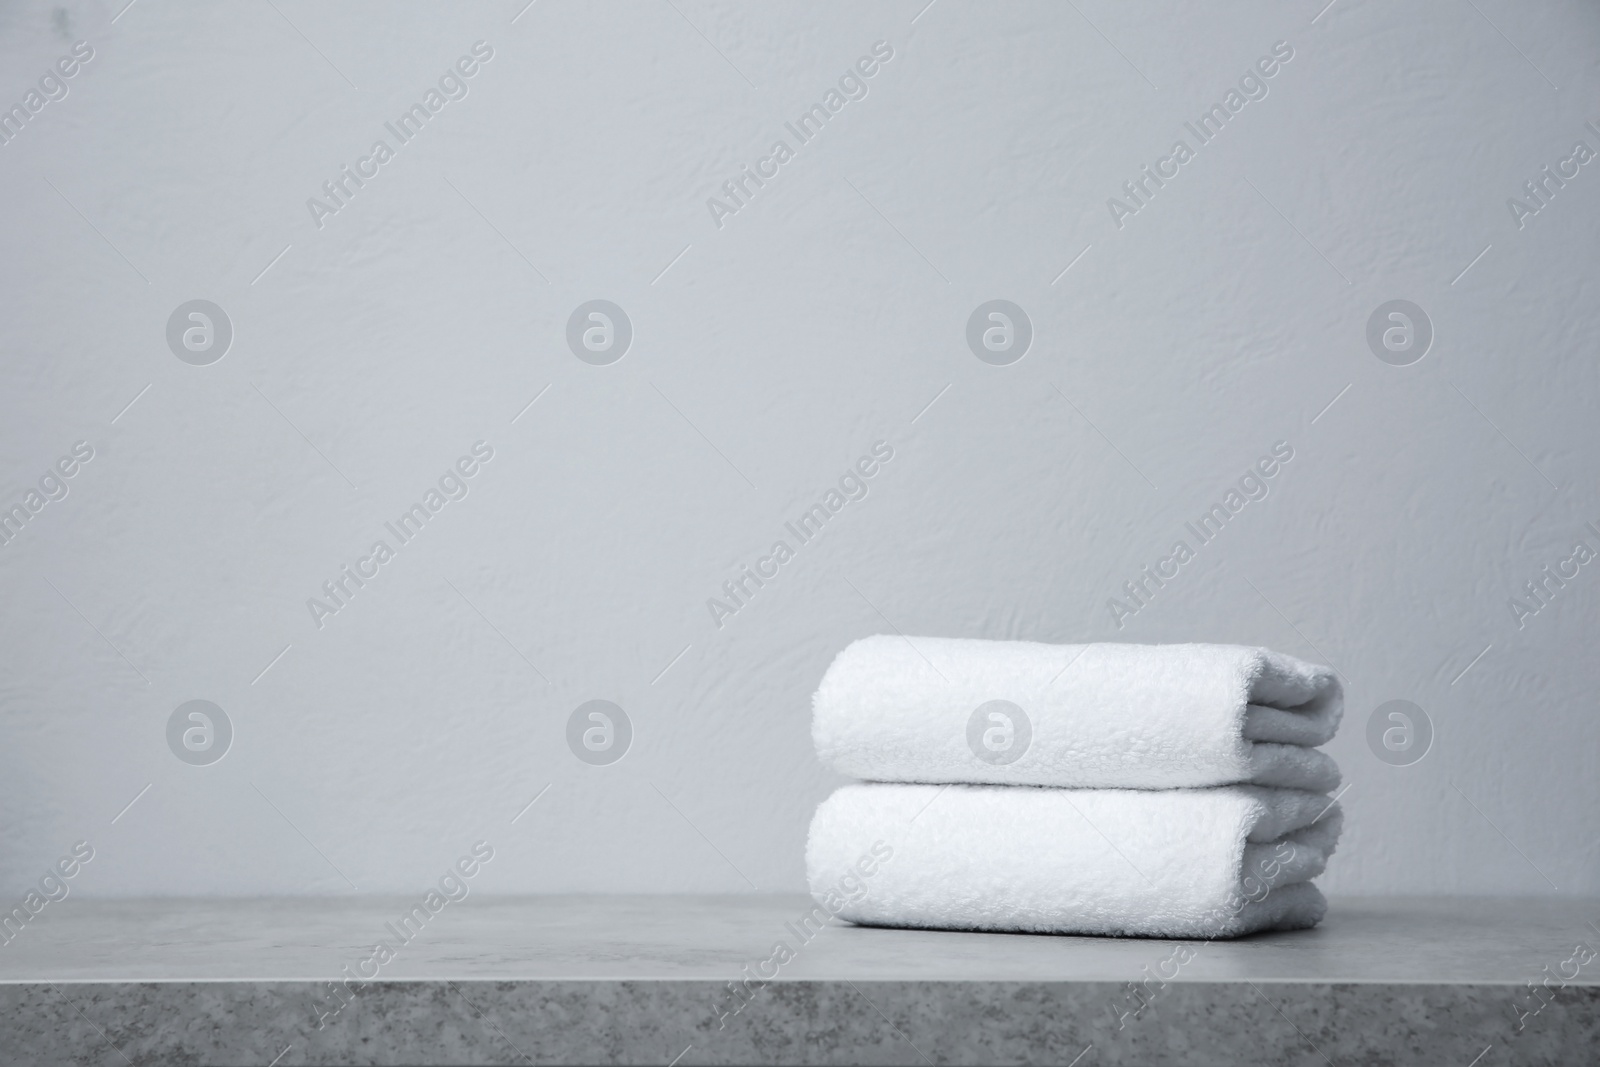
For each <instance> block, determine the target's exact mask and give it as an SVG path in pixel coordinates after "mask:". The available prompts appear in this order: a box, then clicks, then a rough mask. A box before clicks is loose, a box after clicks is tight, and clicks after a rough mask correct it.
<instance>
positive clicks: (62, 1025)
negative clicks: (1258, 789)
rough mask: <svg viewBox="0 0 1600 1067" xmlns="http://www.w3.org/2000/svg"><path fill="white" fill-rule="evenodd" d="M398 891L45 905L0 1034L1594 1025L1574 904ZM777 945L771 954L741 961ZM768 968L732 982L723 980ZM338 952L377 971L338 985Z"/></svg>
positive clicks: (338, 1036)
mask: <svg viewBox="0 0 1600 1067" xmlns="http://www.w3.org/2000/svg"><path fill="white" fill-rule="evenodd" d="M405 907H406V903H405V902H402V901H397V900H382V899H341V900H281V899H280V900H269V901H251V900H236V901H215V900H212V901H124V902H101V901H92V900H79V899H76V898H73V899H69V900H68V901H63V902H60V903H59V904H56V905H52V906H51V907H50V908H49V909H47V910H46V911H45V912H44V913H43V914H41V915H40V917H39V918H38V919H37V920H35V921H34V922H32V923H30V924H28V925H26V926H25V927H23V929H21V930H20V931H19V932H18V933H16V935H15V936H14V937H13V938H12V940H11V941H10V942H9V943H7V944H5V945H4V946H3V947H0V1059H3V1061H4V1062H5V1063H7V1064H10V1063H28V1064H34V1063H39V1064H53V1063H92V1064H118V1065H126V1064H130V1063H132V1064H140V1065H143V1064H163V1065H165V1064H258V1065H259V1064H269V1063H273V1062H274V1058H275V1057H276V1061H275V1062H276V1064H277V1065H280V1067H289V1065H291V1064H302V1063H304V1064H313V1063H314V1064H343V1063H350V1064H356V1063H360V1064H500V1063H538V1064H545V1063H561V1064H568V1063H630V1064H632V1063H638V1064H650V1063H654V1064H663V1065H664V1064H668V1063H670V1062H673V1061H674V1059H675V1058H676V1062H677V1063H678V1064H679V1065H680V1067H688V1065H691V1064H697V1063H783V1064H803V1063H827V1064H850V1063H884V1064H896V1063H910V1064H924V1063H930V1064H944V1063H951V1064H958V1063H974V1064H979V1063H984V1064H986V1063H1055V1064H1072V1063H1076V1064H1077V1067H1092V1065H1094V1064H1302V1063H1303V1064H1324V1063H1337V1064H1343V1063H1360V1064H1434V1063H1437V1064H1453V1065H1457V1067H1468V1065H1469V1064H1476V1065H1478V1067H1495V1065H1499V1064H1507V1063H1528V1064H1572V1063H1583V1062H1589V1060H1590V1059H1592V1056H1593V1051H1592V1050H1593V1049H1595V1048H1600V981H1597V979H1596V975H1600V957H1597V956H1596V955H1595V952H1594V949H1597V948H1600V931H1597V930H1596V927H1595V926H1594V925H1593V924H1594V923H1596V922H1600V902H1595V901H1557V900H1481V899H1480V900H1416V899H1396V900H1376V899H1364V900H1363V899H1356V900H1350V899H1346V900H1335V901H1334V906H1333V908H1332V909H1331V910H1330V913H1329V919H1328V921H1327V922H1326V923H1325V924H1324V925H1323V926H1322V927H1320V928H1319V929H1317V930H1315V931H1309V932H1304V933H1296V934H1274V935H1266V936H1262V937H1256V938H1250V939H1245V940H1241V941H1235V942H1226V943H1214V944H1203V943H1199V942H1186V943H1177V942H1160V941H1143V940H1104V939H1090V938H1066V937H1062V938H1053V937H1027V936H1008V935H983V934H941V933H931V932H914V931H894V930H867V929H858V928H855V927H848V926H831V927H828V928H825V929H824V930H822V931H821V932H820V933H818V934H816V935H815V936H813V937H811V938H810V939H808V940H807V939H802V938H801V937H800V936H798V933H799V931H798V927H797V926H796V923H797V921H798V918H799V916H800V915H801V914H802V913H803V912H804V911H805V908H806V902H805V900H804V898H801V897H784V896H760V897H757V896H744V897H728V898H705V897H695V898H681V897H659V898H640V897H612V898H584V899H574V898H540V899H523V900H491V899H487V898H479V897H471V898H469V899H468V900H465V901H461V902H459V903H457V904H453V905H451V906H450V907H447V908H445V909H444V910H443V911H441V912H440V913H439V914H437V915H434V916H432V917H431V918H430V919H429V920H427V922H426V923H425V924H422V929H421V930H420V931H419V932H416V933H413V934H411V936H410V937H409V939H408V940H402V939H401V938H400V937H399V936H398V934H399V933H402V932H406V933H409V931H402V930H401V929H400V927H399V925H398V923H399V919H400V917H401V915H402V914H403V913H404V911H405ZM379 942H383V943H385V944H386V946H387V947H388V948H389V949H391V950H393V956H392V958H391V959H389V960H388V961H387V962H382V958H381V954H379V955H375V954H374V951H373V950H374V947H375V946H376V945H377V944H378V943H379ZM780 942H781V943H783V944H784V945H786V946H787V947H788V948H789V949H790V950H791V952H792V958H790V959H788V960H787V962H782V963H781V964H772V963H765V962H764V961H769V960H773V959H774V958H775V957H777V958H780V959H781V957H782V956H783V955H784V954H783V953H777V952H775V948H776V945H777V944H778V943H780ZM775 966H776V967H777V970H778V974H777V977H776V979H775V980H773V981H772V982H770V983H769V984H767V985H765V987H764V988H762V987H758V986H752V987H751V988H752V989H754V991H755V992H754V996H753V999H748V1000H747V999H744V997H743V996H742V995H738V994H736V993H735V992H734V990H733V989H732V988H731V987H730V985H729V983H731V982H732V983H737V982H739V981H740V980H741V978H742V977H743V976H744V975H745V974H750V975H755V974H756V973H757V971H758V970H764V971H765V973H769V974H770V973H772V970H773V968H774V967H775ZM346 967H349V968H350V971H349V972H348V973H350V974H363V973H364V974H372V973H373V972H374V970H376V972H377V974H376V977H375V979H374V980H372V981H368V982H364V983H361V982H344V983H340V984H338V985H337V987H336V986H335V984H334V983H333V981H331V980H336V979H338V978H339V977H340V975H341V972H342V971H343V970H344V968H346ZM747 968H748V970H747ZM1529 983H1534V985H1535V986H1538V990H1537V991H1535V990H1534V989H1532V988H1530V986H1529ZM341 1005H343V1006H341ZM1536 1009H1537V1010H1536Z"/></svg>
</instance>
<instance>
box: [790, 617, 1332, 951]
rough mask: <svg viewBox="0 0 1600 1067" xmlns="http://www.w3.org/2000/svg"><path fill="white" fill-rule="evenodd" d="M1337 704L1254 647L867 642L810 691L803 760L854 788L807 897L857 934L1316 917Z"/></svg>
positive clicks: (1105, 928)
mask: <svg viewBox="0 0 1600 1067" xmlns="http://www.w3.org/2000/svg"><path fill="white" fill-rule="evenodd" d="M1343 703H1344V701H1343V690H1342V688H1341V686H1340V684H1339V680H1338V678H1337V676H1336V675H1335V674H1334V673H1333V671H1331V670H1329V669H1328V668H1326V667H1319V666H1315V665H1313V664H1309V663H1305V662H1302V661H1301V660H1298V659H1295V658H1293V657H1291V656H1285V655H1280V654H1279V653H1276V652H1271V651H1268V650H1267V649H1263V648H1245V647H1240V646H1235V645H1199V644H1192V645H1122V644H1091V645H1046V644H1037V643H1033V642H1021V641H975V640H962V639H949V638H905V637H899V636H895V637H889V636H878V637H868V638H865V639H863V640H860V641H857V642H855V643H854V644H852V645H850V647H848V648H846V649H845V650H844V651H843V652H841V653H840V654H839V656H838V657H837V658H836V659H835V660H834V661H833V664H832V665H831V666H830V667H829V668H828V671H827V674H826V675H825V676H824V677H823V679H822V685H821V686H820V688H818V690H817V693H816V696H815V698H814V700H813V711H814V715H813V719H812V738H813V740H814V741H815V743H816V748H817V754H818V755H819V756H820V757H821V758H822V761H823V762H824V763H825V764H827V765H828V766H830V767H832V768H833V769H834V770H836V771H838V772H840V773H841V774H846V775H849V776H851V777H854V778H859V779H864V781H861V782H857V783H854V784H851V785H846V786H844V787H843V788H841V789H839V790H838V791H837V792H835V793H834V794H833V795H832V796H831V797H829V798H828V799H827V800H825V801H823V803H822V805H821V806H820V807H819V808H818V809H817V813H816V816H815V817H814V818H813V819H812V822H811V832H810V837H809V840H808V842H807V846H806V874H807V878H808V880H809V882H810V887H811V891H812V894H813V895H814V896H816V897H817V898H818V899H819V900H822V899H823V898H824V897H825V896H826V897H828V898H829V900H828V907H829V910H830V911H831V912H833V913H834V914H836V915H838V916H839V917H840V918H844V919H848V920H850V921H851V922H855V923H861V924H865V925H873V926H902V927H921V928H928V929H952V930H1010V931H1026V932H1033V933H1062V934H1117V935H1135V936H1145V937H1183V938H1213V937H1234V936H1238V935H1240V934H1247V933H1252V932H1254V931H1258V930H1292V929H1301V928H1304V927H1310V926H1315V925H1316V924H1317V923H1318V922H1319V921H1320V920H1321V919H1322V916H1323V913H1324V912H1325V911H1326V909H1327V904H1326V901H1325V900H1324V899H1323V896H1322V894H1321V892H1320V891H1319V890H1318V889H1317V888H1316V887H1315V886H1313V885H1312V884H1311V879H1312V878H1315V877H1316V876H1317V875H1318V874H1320V873H1322V870H1323V868H1324V866H1325V865H1326V864H1327V861H1328V857H1329V855H1330V854H1332V852H1333V850H1334V846H1335V844H1336V843H1337V842H1338V839H1339V830H1340V826H1341V824H1342V813H1341V811H1340V809H1339V805H1338V803H1337V801H1335V800H1333V799H1331V798H1330V797H1329V796H1327V795H1326V794H1328V793H1330V792H1331V791H1333V790H1334V789H1335V788H1336V787H1337V786H1338V784H1339V768H1338V766H1337V765H1336V764H1335V763H1334V762H1333V760H1332V759H1331V758H1330V757H1329V756H1328V755H1327V754H1326V753H1323V752H1319V751H1317V749H1316V747H1315V746H1317V745H1321V744H1324V743H1325V742H1327V741H1329V740H1330V739H1332V737H1333V735H1334V731H1335V730H1336V729H1338V726H1339V718H1340V715H1341V714H1342V711H1343ZM841 886H844V887H847V888H848V889H850V890H852V891H850V892H841V891H840V888H839V887H841Z"/></svg>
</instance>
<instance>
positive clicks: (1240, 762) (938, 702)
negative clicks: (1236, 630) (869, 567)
mask: <svg viewBox="0 0 1600 1067" xmlns="http://www.w3.org/2000/svg"><path fill="white" fill-rule="evenodd" d="M993 700H1004V701H1009V702H1010V703H1012V704H1015V705H1016V706H1017V707H1020V708H1021V709H1022V710H1023V713H1024V715H1026V716H1027V720H1028V726H1029V727H1030V728H1031V734H1032V736H1031V738H1029V739H1028V740H1027V743H1026V747H1025V748H1024V749H1023V750H1022V755H1021V756H1020V757H1019V758H1017V759H1015V761H1014V762H1009V763H1007V762H987V761H985V760H982V759H979V758H978V757H977V756H975V755H974V750H973V749H972V748H971V747H970V746H969V742H968V724H969V720H971V719H972V717H973V713H974V712H975V711H976V710H977V709H978V708H979V707H980V706H981V705H983V704H985V703H988V702H989V701H993ZM1343 710H1344V690H1343V687H1342V686H1341V685H1340V683H1339V679H1338V676H1337V675H1335V674H1334V672H1333V671H1332V670H1330V669H1329V668H1327V667H1319V666H1316V665H1314V664H1310V663H1305V662H1303V661H1301V660H1298V659H1295V658H1294V657H1292V656H1285V655H1282V654H1280V653H1277V652H1272V651H1269V650H1268V649H1264V648H1248V647H1244V646H1240V645H1198V644H1193V645H1125V644H1091V645H1047V644H1041V643H1038V642H1032V641H980V640H972V639H967V638H942V637H911V638H907V637H898V636H896V637H890V636H885V635H879V636H874V637H865V638H862V639H861V640H859V641H855V642H853V643H851V644H850V646H849V647H848V648H846V649H845V650H844V651H843V652H840V653H839V655H838V656H837V657H835V658H834V661H833V663H832V664H831V665H830V666H829V667H828V670H827V673H826V674H824V675H823V678H822V684H821V686H820V687H819V688H818V689H817V692H816V695H815V696H814V697H813V698H812V713H813V714H812V720H811V737H812V740H813V741H814V742H815V744H816V748H817V755H818V756H820V757H821V759H822V761H823V763H825V764H827V765H828V766H830V767H832V768H833V769H834V770H836V771H838V772H839V773H841V774H845V775H848V776H850V777H852V778H863V779H868V780H871V781H882V782H984V783H994V784H1008V785H1048V786H1063V787H1069V788H1080V789H1081V788H1117V789H1175V788H1183V787H1189V786H1211V785H1228V784H1232V783H1238V782H1250V783H1254V784H1257V785H1272V786H1284V787H1287V788H1295V789H1309V790H1313V791H1316V792H1325V791H1330V790H1333V789H1335V788H1337V787H1338V784H1339V767H1338V765H1337V764H1336V763H1334V761H1333V759H1332V758H1331V757H1330V756H1328V755H1327V754H1326V753H1324V752H1319V751H1317V750H1316V749H1315V748H1313V747H1311V746H1314V745H1320V744H1323V743H1325V742H1327V741H1328V740H1330V739H1331V738H1332V737H1333V735H1334V731H1335V730H1337V729H1338V727H1339V719H1340V716H1341V715H1342V714H1343Z"/></svg>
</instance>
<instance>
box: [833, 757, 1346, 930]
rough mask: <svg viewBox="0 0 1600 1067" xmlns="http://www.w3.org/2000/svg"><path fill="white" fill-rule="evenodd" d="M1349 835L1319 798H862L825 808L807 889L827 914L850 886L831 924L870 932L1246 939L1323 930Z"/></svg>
mask: <svg viewBox="0 0 1600 1067" xmlns="http://www.w3.org/2000/svg"><path fill="white" fill-rule="evenodd" d="M1342 823H1343V813H1342V811H1341V809H1340V807H1339V805H1338V802H1337V801H1334V800H1330V799H1329V798H1328V797H1326V796H1322V795H1319V794H1316V793H1309V792H1305V791H1303V790H1297V789H1268V788H1262V787H1260V786H1250V785H1238V786H1225V787H1222V788H1218V789H1181V790H1160V791H1146V790H1130V789H1086V790H1078V789H1041V788H1007V787H1003V786H962V785H949V786H935V785H903V784H895V783H860V784H855V785H847V786H844V787H842V788H841V789H839V790H838V791H837V792H835V793H834V794H833V795H832V796H831V797H829V798H828V799H827V800H825V801H823V802H822V805H821V806H820V807H818V808H817V813H816V815H815V816H814V817H813V818H812V820H811V832H810V835H809V837H808V839H807V842H806V878H807V880H808V882H809V885H810V888H811V893H812V895H813V896H814V897H816V898H817V899H818V900H819V901H820V900H822V899H823V898H824V895H825V894H827V893H828V892H829V890H830V889H833V891H834V892H835V893H837V892H838V890H837V888H836V887H838V886H840V885H841V884H842V885H847V886H857V887H858V888H859V891H858V892H857V893H856V894H855V895H854V897H853V899H851V898H847V899H846V900H845V903H844V906H843V907H842V908H838V907H833V906H830V908H829V910H830V911H833V912H834V914H836V915H838V916H839V917H840V918H843V919H848V920H849V921H851V922H853V923H859V924H862V925H868V926H899V927H913V928H918V929H939V930H993V931H1012V932H1026V933H1050V934H1110V935H1125V936H1140V937H1183V938H1213V937H1237V936H1239V935H1241V934H1248V933H1254V932H1257V931H1261V930H1299V929H1304V928H1306V927H1310V926H1315V925H1316V924H1317V923H1318V922H1320V921H1321V919H1322V916H1323V914H1324V912H1325V911H1326V910H1327V903H1326V901H1325V900H1324V898H1323V896H1322V893H1321V892H1320V891H1319V890H1318V889H1317V888H1316V886H1314V885H1312V884H1311V883H1310V879H1312V878H1315V877H1316V876H1317V875H1319V874H1321V873H1322V870H1323V868H1324V867H1325V866H1326V865H1327V861H1328V857H1329V855H1331V854H1332V853H1333V850H1334V846H1335V845H1336V844H1337V843H1338V839H1339V831H1340V828H1341V826H1342ZM878 842H881V843H882V844H879V848H878V849H877V850H873V849H872V846H873V845H874V844H875V843H878ZM884 844H886V845H888V846H889V847H890V848H891V849H892V850H893V852H892V855H890V856H889V857H888V858H887V859H883V860H882V861H881V862H880V863H878V864H877V866H876V869H875V870H873V871H872V872H871V876H870V877H865V878H863V877H861V876H860V874H859V872H858V868H859V865H860V863H861V861H862V857H863V855H865V854H867V853H868V852H869V850H870V851H875V852H876V853H877V854H878V855H880V856H881V855H882V852H883V845H884ZM835 903H837V898H836V900H835Z"/></svg>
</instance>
